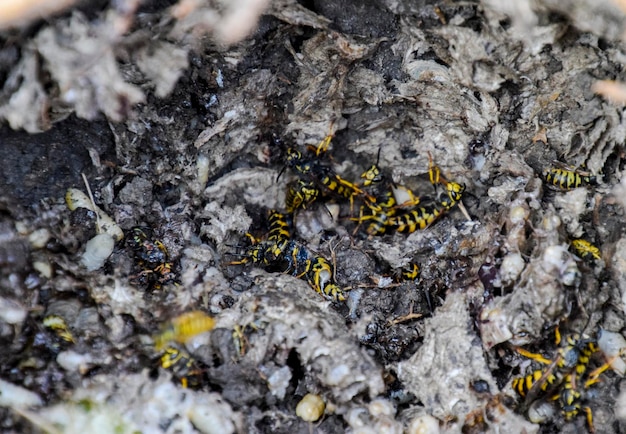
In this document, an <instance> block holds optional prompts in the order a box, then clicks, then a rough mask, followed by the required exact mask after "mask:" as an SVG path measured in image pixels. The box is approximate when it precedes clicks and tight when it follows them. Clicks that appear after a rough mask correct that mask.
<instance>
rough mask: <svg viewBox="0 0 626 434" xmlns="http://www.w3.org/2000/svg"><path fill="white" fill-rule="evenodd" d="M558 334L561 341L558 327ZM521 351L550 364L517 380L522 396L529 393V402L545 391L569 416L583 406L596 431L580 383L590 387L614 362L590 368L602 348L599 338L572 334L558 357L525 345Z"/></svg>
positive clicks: (519, 351) (556, 333)
mask: <svg viewBox="0 0 626 434" xmlns="http://www.w3.org/2000/svg"><path fill="white" fill-rule="evenodd" d="M555 335H556V341H557V345H559V344H560V343H561V342H560V340H561V337H560V333H559V330H558V328H557V329H556V331H555ZM517 351H518V353H520V354H522V355H524V356H525V357H529V358H531V359H533V360H536V361H538V362H539V363H541V364H544V365H546V367H545V368H543V369H537V370H534V371H533V372H532V373H531V374H529V375H527V376H525V377H522V378H517V379H514V380H513V383H512V386H513V389H514V390H515V391H516V392H517V393H518V394H519V395H520V396H522V397H526V404H528V403H530V402H532V401H534V400H535V399H536V398H537V397H538V394H539V393H540V392H544V393H545V395H547V397H549V399H550V400H552V401H554V402H556V403H557V404H558V405H559V406H560V408H561V414H562V415H563V417H564V418H565V419H566V420H571V419H572V418H574V417H575V416H576V415H577V414H579V413H580V411H581V410H583V411H584V412H585V413H586V416H587V423H588V426H589V430H590V431H591V432H594V428H593V415H592V412H591V409H590V408H589V407H584V406H582V405H581V400H582V393H581V389H580V387H579V386H580V385H582V386H583V388H584V389H587V388H589V387H590V386H591V385H593V384H594V383H596V382H597V381H599V380H598V377H599V376H600V374H601V373H602V372H604V371H605V370H606V369H608V367H609V366H610V362H609V363H605V364H604V365H602V366H600V367H599V368H597V369H595V370H594V371H592V372H588V371H589V365H590V363H591V359H592V357H593V355H594V354H595V353H597V352H598V351H599V348H598V346H597V345H596V342H595V341H594V340H593V339H582V338H581V337H580V336H578V335H573V336H569V337H568V338H567V339H566V343H565V345H562V346H561V347H560V348H559V349H558V352H557V355H556V358H555V359H554V360H549V359H546V358H545V357H543V356H542V355H540V354H535V353H531V352H528V351H526V350H524V349H521V348H518V349H517ZM545 395H544V396H545Z"/></svg>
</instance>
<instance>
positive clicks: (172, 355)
mask: <svg viewBox="0 0 626 434" xmlns="http://www.w3.org/2000/svg"><path fill="white" fill-rule="evenodd" d="M160 364H161V367H162V368H163V369H166V370H168V371H170V372H171V373H172V376H173V377H174V378H175V379H176V380H177V381H178V382H180V384H181V385H182V386H183V387H184V388H185V389H187V388H190V389H199V388H201V387H202V386H204V385H205V384H206V382H207V375H206V366H204V365H203V364H202V363H201V362H200V361H198V360H196V359H194V358H193V357H192V356H191V355H190V354H189V353H188V352H186V351H184V350H181V349H178V348H176V347H173V346H168V347H167V348H165V350H164V352H163V354H162V355H161V357H160Z"/></svg>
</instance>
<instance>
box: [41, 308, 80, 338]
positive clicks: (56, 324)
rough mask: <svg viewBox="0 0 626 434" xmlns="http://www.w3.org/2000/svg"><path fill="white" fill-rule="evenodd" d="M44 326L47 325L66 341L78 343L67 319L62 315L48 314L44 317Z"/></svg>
mask: <svg viewBox="0 0 626 434" xmlns="http://www.w3.org/2000/svg"><path fill="white" fill-rule="evenodd" d="M43 325H44V327H47V328H49V329H51V330H54V332H55V333H56V334H57V336H58V337H60V338H61V339H63V340H64V341H65V342H69V343H72V344H73V343H76V341H75V340H74V335H72V332H71V331H70V329H69V327H68V326H67V323H66V322H65V319H63V317H60V316H59V315H48V316H46V317H45V318H44V319H43Z"/></svg>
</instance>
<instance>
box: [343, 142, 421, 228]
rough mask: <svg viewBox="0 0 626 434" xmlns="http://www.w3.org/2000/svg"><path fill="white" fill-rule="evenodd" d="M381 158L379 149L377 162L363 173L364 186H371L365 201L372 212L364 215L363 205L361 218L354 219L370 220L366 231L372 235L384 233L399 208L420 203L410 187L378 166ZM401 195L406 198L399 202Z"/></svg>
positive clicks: (364, 198)
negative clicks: (402, 184) (403, 184)
mask: <svg viewBox="0 0 626 434" xmlns="http://www.w3.org/2000/svg"><path fill="white" fill-rule="evenodd" d="M379 160H380V149H379V150H378V158H377V160H376V163H375V164H373V165H372V166H370V167H369V168H368V169H367V170H366V171H365V172H363V173H362V174H361V178H362V179H363V187H364V188H367V187H369V188H368V190H367V194H368V195H367V196H364V197H363V202H364V204H365V207H367V209H369V212H370V214H369V215H364V208H365V207H361V212H360V216H359V218H358V219H353V220H356V221H358V222H359V223H362V222H364V221H369V224H368V225H367V227H366V233H367V234H368V235H370V236H373V235H383V234H384V233H385V230H386V226H387V224H388V223H387V222H388V220H389V218H390V217H393V216H394V215H396V210H397V209H399V208H407V207H414V206H416V205H418V204H419V203H420V199H419V197H418V196H416V195H415V194H414V193H413V192H412V191H411V190H410V189H409V188H407V187H404V186H401V185H397V184H396V183H395V182H393V180H392V179H391V176H389V175H388V174H386V173H384V172H383V171H382V170H381V169H380V167H379V166H378V161H379ZM400 195H402V196H403V197H404V199H405V200H403V201H402V202H401V203H398V201H399V200H400V199H399V197H400Z"/></svg>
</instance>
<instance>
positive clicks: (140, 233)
mask: <svg viewBox="0 0 626 434" xmlns="http://www.w3.org/2000/svg"><path fill="white" fill-rule="evenodd" d="M151 235H152V233H151V230H150V229H149V228H144V227H139V226H136V227H134V228H132V229H131V230H130V235H129V236H128V237H126V239H127V241H126V244H127V245H128V246H129V247H130V248H131V249H133V252H134V254H135V256H136V257H137V259H138V260H140V261H143V262H144V263H145V265H146V266H148V267H151V266H157V265H158V264H163V263H165V262H167V261H168V260H169V254H168V253H167V248H166V247H165V245H163V243H162V242H161V241H159V240H156V239H154V238H153V237H152V236H151Z"/></svg>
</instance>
